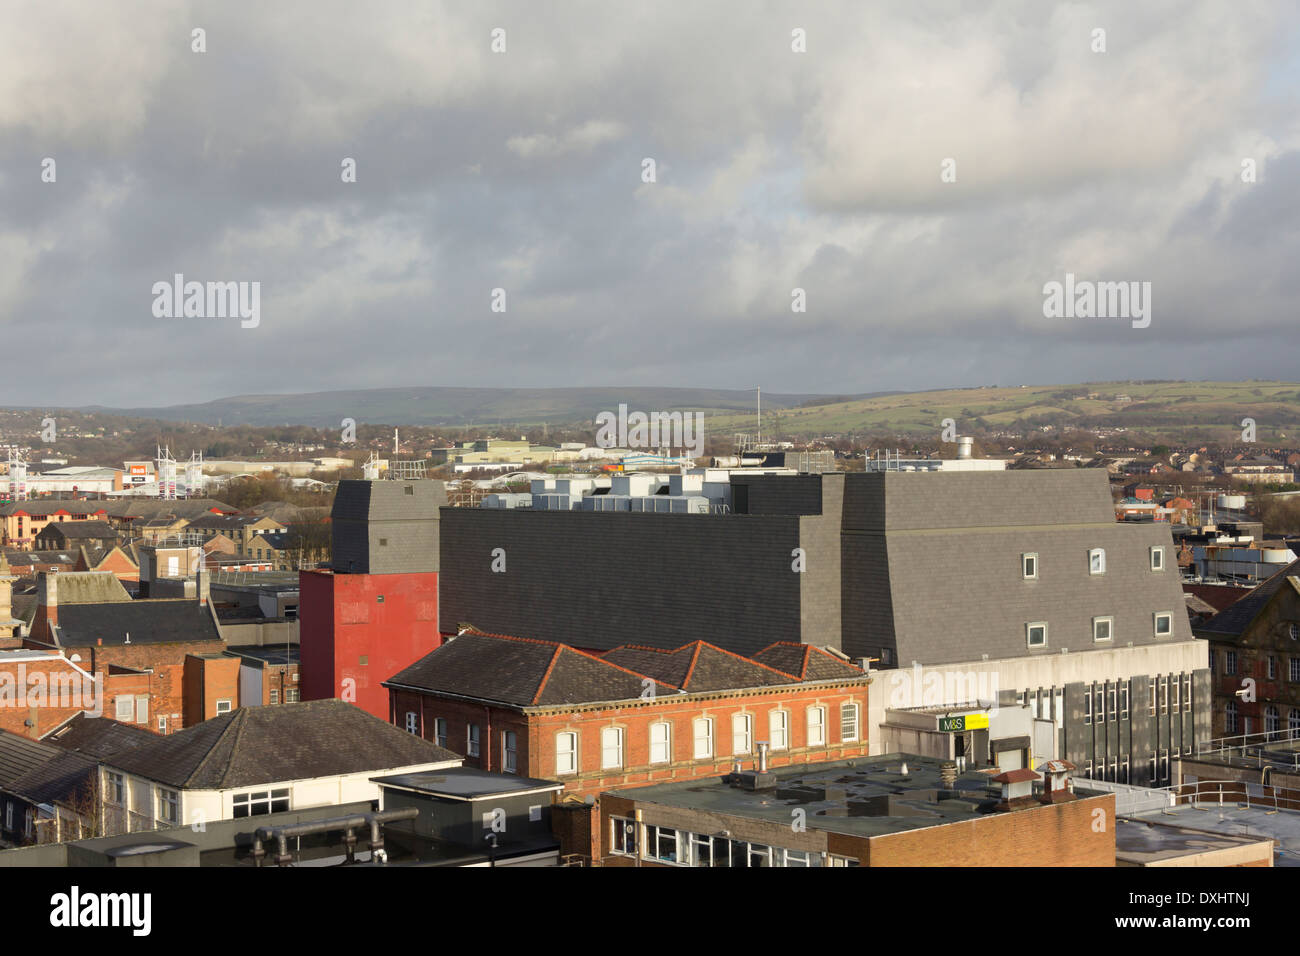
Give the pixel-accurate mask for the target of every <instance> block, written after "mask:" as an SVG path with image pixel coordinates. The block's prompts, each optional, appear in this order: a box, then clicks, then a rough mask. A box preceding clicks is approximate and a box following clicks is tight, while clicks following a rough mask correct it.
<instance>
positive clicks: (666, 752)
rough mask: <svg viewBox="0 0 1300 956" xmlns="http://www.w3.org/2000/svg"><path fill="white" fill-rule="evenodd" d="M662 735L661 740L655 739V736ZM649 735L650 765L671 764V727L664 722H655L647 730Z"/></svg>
mask: <svg viewBox="0 0 1300 956" xmlns="http://www.w3.org/2000/svg"><path fill="white" fill-rule="evenodd" d="M658 733H662V739H659V740H657V739H655V738H656V734H658ZM649 734H650V762H651V763H672V762H673V725H672V724H671V723H669V722H668V721H666V720H656V721H655V722H654V723H653V724H651V725H650V728H649Z"/></svg>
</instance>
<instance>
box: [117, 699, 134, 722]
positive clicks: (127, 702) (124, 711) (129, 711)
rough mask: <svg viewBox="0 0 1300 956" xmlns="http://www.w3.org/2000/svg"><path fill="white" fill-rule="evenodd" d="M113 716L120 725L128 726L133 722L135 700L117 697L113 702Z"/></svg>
mask: <svg viewBox="0 0 1300 956" xmlns="http://www.w3.org/2000/svg"><path fill="white" fill-rule="evenodd" d="M113 716H114V717H116V718H117V720H118V721H119V722H120V723H123V724H129V723H131V721H133V720H135V698H134V697H119V698H117V700H115V701H114V702H113Z"/></svg>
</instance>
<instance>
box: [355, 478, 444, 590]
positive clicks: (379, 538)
mask: <svg viewBox="0 0 1300 956" xmlns="http://www.w3.org/2000/svg"><path fill="white" fill-rule="evenodd" d="M446 503H447V490H446V486H445V485H444V484H443V483H442V482H441V481H355V480H346V481H341V482H339V487H338V492H337V493H336V495H335V497H334V507H333V510H332V511H331V512H330V523H331V536H332V539H333V554H332V558H331V567H332V568H333V569H334V570H335V571H338V572H343V573H354V574H402V573H411V572H428V571H438V570H439V567H440V553H441V544H440V541H439V530H438V529H439V519H440V515H441V509H442V507H443V506H444V505H446Z"/></svg>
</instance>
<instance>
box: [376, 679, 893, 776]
mask: <svg viewBox="0 0 1300 956" xmlns="http://www.w3.org/2000/svg"><path fill="white" fill-rule="evenodd" d="M850 702H852V703H856V704H857V705H858V737H859V740H857V741H854V742H849V743H841V742H840V736H841V728H840V706H841V705H842V704H845V703H850ZM814 705H816V706H820V707H824V708H825V709H826V740H827V743H826V744H824V745H820V746H815V747H810V746H809V745H808V740H807V726H808V718H807V709H808V708H809V707H811V706H814ZM778 709H780V710H786V711H788V712H789V714H790V721H789V727H790V747H789V748H788V749H787V750H784V751H771V752H770V753H769V760H768V764H769V766H773V767H784V766H789V765H791V764H800V763H819V762H824V761H827V760H840V759H846V758H849V757H858V756H866V755H867V753H868V749H869V748H868V743H867V740H866V713H867V690H866V687H865V686H864V685H862V684H838V685H820V686H801V687H797V688H788V687H787V688H780V689H775V688H765V689H760V690H754V691H748V692H746V691H740V692H731V693H725V694H717V695H698V696H697V695H690V696H686V697H677V696H674V697H659V698H655V699H653V700H644V701H640V700H638V701H627V702H623V703H620V704H615V705H609V706H602V707H591V708H583V709H580V710H571V711H564V710H554V711H548V712H542V713H530V714H528V715H525V714H522V713H520V712H519V711H512V710H507V709H503V708H488V707H485V706H484V705H481V704H474V703H470V702H468V701H458V700H453V699H450V698H438V697H433V696H431V695H425V694H417V693H414V692H412V691H403V690H393V691H392V708H391V712H390V715H389V719H390V720H391V721H392V722H393V723H394V724H396V725H397V726H399V727H402V728H405V726H406V714H407V712H408V711H414V712H416V713H417V714H418V715H419V733H420V735H421V736H422V737H424V738H425V739H426V740H433V739H434V719H435V718H437V717H442V718H445V719H446V721H447V747H448V748H449V749H451V750H453V751H455V752H456V753H458V754H465V752H466V746H465V744H466V738H467V727H468V724H470V723H477V724H478V725H479V726H480V736H481V746H480V751H481V753H482V756H481V757H480V758H479V760H478V761H477V762H476V760H475V758H473V757H467V758H466V761H465V763H466V766H475V765H478V766H482V767H483V768H484V769H489V770H500V769H501V760H502V755H501V733H502V731H505V730H513V731H515V732H516V734H517V736H518V768H519V773H521V774H524V775H527V776H530V777H540V778H543V779H548V780H563V781H564V782H565V790H564V792H565V794H569V793H576V794H580V795H584V796H585V795H586V794H599V793H601V792H603V791H605V790H610V789H615V788H618V787H622V786H627V785H629V784H637V783H650V782H656V783H657V782H660V781H664V780H685V779H693V778H698V777H710V776H721V775H723V774H726V773H728V772H730V770H731V764H732V760H733V757H732V753H731V751H732V734H731V718H732V715H733V714H736V713H740V712H742V711H743V712H746V713H748V714H750V715H751V717H752V726H753V732H752V734H751V737H752V742H753V743H754V744H755V745H756V744H757V742H758V741H760V740H770V739H771V734H770V732H769V723H768V721H769V716H770V714H771V712H772V711H774V710H778ZM703 717H707V718H711V719H712V720H713V752H714V754H715V756H714V757H712V758H707V759H699V760H697V759H695V758H694V756H693V754H694V744H695V741H694V727H693V721H694V720H695V719H696V718H703ZM662 720H666V721H668V722H669V723H670V724H671V725H672V732H671V737H670V739H671V741H672V756H673V759H672V761H671V762H669V763H662V764H651V763H650V724H652V723H655V722H657V721H662ZM489 723H490V724H491V727H492V733H491V735H490V738H489V735H488V732H487V725H488V724H489ZM604 727H621V728H622V729H623V769H622V770H618V771H615V770H602V769H601V767H600V763H601V742H600V737H601V733H600V732H601V729H602V728H604ZM565 731H573V732H576V733H577V734H578V773H577V774H574V775H566V776H564V777H561V776H559V775H557V773H556V750H555V744H556V734H558V733H561V732H565ZM489 739H490V744H491V747H490V748H489V747H488V743H489ZM756 754H757V751H756V749H755V752H754V753H751V754H746V755H742V756H741V758H740V759H742V760H743V761H745V764H746V767H749V766H752V764H753V762H754V760H755V759H756Z"/></svg>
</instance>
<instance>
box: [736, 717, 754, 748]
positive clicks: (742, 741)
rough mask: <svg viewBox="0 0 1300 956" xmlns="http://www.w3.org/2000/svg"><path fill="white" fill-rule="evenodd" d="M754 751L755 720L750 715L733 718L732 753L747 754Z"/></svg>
mask: <svg viewBox="0 0 1300 956" xmlns="http://www.w3.org/2000/svg"><path fill="white" fill-rule="evenodd" d="M753 749H754V719H753V718H752V717H750V715H749V714H736V715H735V716H733V717H732V718H731V752H732V753H734V754H747V753H750V752H752V751H753Z"/></svg>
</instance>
